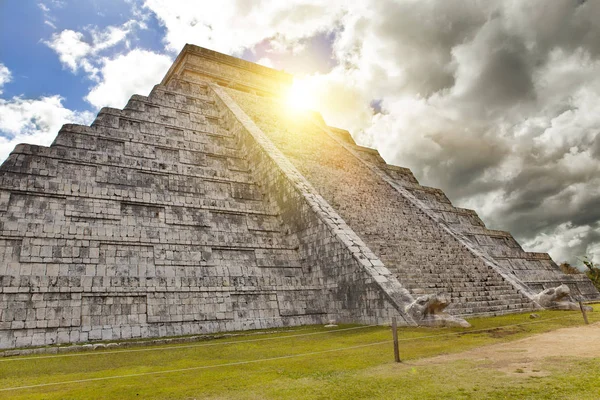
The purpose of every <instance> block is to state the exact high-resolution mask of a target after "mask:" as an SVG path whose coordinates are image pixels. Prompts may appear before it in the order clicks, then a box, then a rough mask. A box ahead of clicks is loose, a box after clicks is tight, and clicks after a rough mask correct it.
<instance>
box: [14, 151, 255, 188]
mask: <svg viewBox="0 0 600 400" xmlns="http://www.w3.org/2000/svg"><path fill="white" fill-rule="evenodd" d="M101 147H102V148H99V149H95V150H89V149H81V148H75V147H66V146H63V145H62V144H60V142H58V143H56V142H55V144H54V145H52V146H51V147H43V146H36V145H28V144H24V145H19V146H18V147H17V148H15V150H14V152H13V153H14V154H26V155H30V156H32V157H43V158H49V159H57V160H68V161H69V162H72V163H79V164H83V165H96V166H98V167H100V168H104V167H123V168H127V169H129V170H135V171H144V172H150V173H152V172H156V173H159V174H170V175H176V176H177V177H197V178H202V179H208V180H217V181H223V182H238V183H244V184H253V182H252V177H251V176H250V175H249V174H248V170H247V168H246V169H245V168H244V167H245V166H246V165H247V162H245V161H238V160H240V159H239V158H236V159H231V160H230V159H229V158H228V157H225V156H217V155H214V154H207V153H196V152H189V151H182V150H179V151H174V150H170V149H163V148H154V149H152V148H150V147H149V146H145V147H144V148H143V149H139V148H138V149H134V148H132V146H131V145H130V143H128V142H115V141H108V142H106V143H103V144H102V145H101ZM138 150H141V151H145V152H146V154H145V156H146V157H141V156H138V155H137V154H135V153H136V151H138ZM37 162H43V161H41V160H38V161H37ZM6 170H10V169H6ZM19 170H21V169H19ZM17 172H18V171H17Z"/></svg>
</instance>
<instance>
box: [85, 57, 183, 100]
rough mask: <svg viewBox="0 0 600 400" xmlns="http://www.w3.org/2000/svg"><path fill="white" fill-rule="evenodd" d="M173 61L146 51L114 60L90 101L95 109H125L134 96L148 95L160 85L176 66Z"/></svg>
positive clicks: (108, 63)
mask: <svg viewBox="0 0 600 400" xmlns="http://www.w3.org/2000/svg"><path fill="white" fill-rule="evenodd" d="M172 62H173V61H172V60H171V58H169V57H167V56H165V55H161V54H156V53H153V52H150V51H146V50H139V49H136V50H132V51H130V52H129V53H127V54H125V55H120V56H118V57H116V58H114V59H112V60H111V59H105V60H104V61H103V65H102V68H101V75H102V80H101V82H99V83H98V84H97V85H96V86H95V87H94V88H92V90H91V91H90V93H89V94H88V95H87V97H86V100H87V101H88V102H89V103H90V104H92V105H93V106H95V107H97V108H100V107H105V106H111V107H117V108H122V107H124V106H125V104H126V103H127V100H128V99H129V97H131V95H133V94H147V93H148V92H149V91H150V90H151V89H152V87H153V86H154V85H155V84H157V83H158V82H160V80H161V79H162V77H163V76H164V74H165V73H166V72H167V70H168V69H169V67H170V66H171V64H172Z"/></svg>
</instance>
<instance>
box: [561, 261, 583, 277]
mask: <svg viewBox="0 0 600 400" xmlns="http://www.w3.org/2000/svg"><path fill="white" fill-rule="evenodd" d="M559 267H560V270H561V271H562V272H563V273H564V274H567V275H576V274H580V273H581V271H580V270H578V269H577V268H575V267H574V266H572V265H571V264H569V263H568V262H566V261H565V262H563V263H562V264H560V265H559Z"/></svg>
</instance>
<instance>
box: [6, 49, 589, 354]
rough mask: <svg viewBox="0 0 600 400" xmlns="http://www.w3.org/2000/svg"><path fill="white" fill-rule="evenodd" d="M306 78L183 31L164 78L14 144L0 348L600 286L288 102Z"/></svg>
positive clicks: (414, 318) (476, 309)
mask: <svg viewBox="0 0 600 400" xmlns="http://www.w3.org/2000/svg"><path fill="white" fill-rule="evenodd" d="M291 82H292V76H291V75H288V74H286V73H284V72H281V71H276V70H273V69H269V68H266V67H263V66H260V65H257V64H254V63H250V62H247V61H244V60H241V59H237V58H234V57H230V56H227V55H224V54H220V53H217V52H214V51H211V50H208V49H204V48H200V47H197V46H192V45H186V46H185V47H184V49H183V50H182V52H181V53H180V54H179V56H178V57H177V59H176V61H175V63H174V64H173V66H172V67H171V68H170V70H169V71H168V73H167V74H166V76H165V78H164V79H163V80H162V82H161V83H160V84H158V85H156V86H155V87H154V89H153V90H152V92H151V93H150V94H149V96H147V97H146V96H139V95H134V96H132V97H131V99H130V100H129V102H128V103H127V106H126V107H125V108H124V109H123V110H118V109H113V108H103V109H102V110H101V111H100V112H99V114H98V116H97V118H96V120H95V121H94V122H93V124H92V125H91V126H81V125H73V124H67V125H64V126H63V127H62V129H61V130H60V132H59V133H58V136H57V137H56V140H55V141H54V143H53V144H52V145H51V146H50V147H43V146H35V145H29V144H20V145H18V146H16V148H15V149H14V151H13V152H12V153H11V154H10V156H9V157H8V159H7V160H6V161H5V162H4V164H2V166H1V167H0V215H1V223H0V282H1V287H0V291H1V293H0V348H15V347H27V346H41V345H49V344H57V343H75V342H88V341H93V340H118V339H132V338H151V337H164V336H175V335H189V334H202V333H212V332H219V331H236V330H248V329H263V328H272V327H281V326H295V325H303V324H322V323H326V322H327V321H330V320H335V321H337V322H351V323H364V324H383V323H387V322H389V320H390V319H391V318H392V317H396V318H397V319H398V321H399V322H400V324H404V325H419V324H426V323H427V321H426V319H421V317H423V313H421V314H419V312H415V309H416V308H415V305H417V306H418V305H419V304H421V305H423V304H425V306H426V305H427V304H431V303H432V302H435V301H434V300H435V299H438V297H437V296H443V298H444V299H445V302H446V303H449V305H448V306H447V308H446V311H447V314H445V315H446V316H445V317H442V319H444V318H445V319H446V320H450V321H452V319H453V318H454V319H457V318H460V317H462V316H466V315H495V314H503V313H511V312H523V311H527V310H533V309H537V308H540V304H538V302H537V300H536V297H535V295H536V294H537V293H538V292H540V291H541V290H544V289H548V288H553V287H556V286H558V285H561V284H566V285H567V286H568V287H569V289H570V291H571V294H572V295H573V296H574V297H577V298H579V299H584V300H585V299H587V300H592V299H599V298H600V295H599V293H598V291H597V290H596V289H595V288H594V286H593V285H592V284H591V282H590V281H589V280H588V279H587V278H586V277H585V276H584V275H565V274H563V273H562V272H561V271H560V269H559V268H558V267H557V265H556V264H555V263H554V262H553V261H552V259H551V258H550V257H549V256H548V255H547V254H540V253H529V252H525V251H523V249H522V248H521V247H520V246H519V244H518V243H517V242H516V241H515V239H514V238H513V237H512V236H511V235H510V234H509V233H507V232H503V231H496V230H490V229H487V228H486V227H485V225H484V224H483V222H482V221H481V220H480V219H479V218H478V216H477V214H476V213H475V212H474V211H472V210H466V209H461V208H457V207H454V206H453V205H452V204H451V202H450V201H449V200H448V198H447V197H446V196H445V195H444V193H443V192H442V191H441V190H439V189H434V188H430V187H425V186H422V185H420V184H419V183H418V181H417V180H416V179H415V177H414V176H413V174H412V173H411V171H410V170H408V169H406V168H401V167H397V166H392V165H388V164H386V163H385V161H384V160H383V159H382V158H381V157H380V156H379V153H378V152H377V151H376V150H373V149H370V148H365V147H361V146H358V145H357V144H356V143H355V142H354V140H353V139H352V137H351V136H350V134H349V133H348V132H347V131H345V130H342V129H337V128H333V127H329V126H327V125H326V124H325V123H324V121H323V119H322V118H321V117H320V116H319V115H318V114H317V113H310V112H306V113H301V114H293V115H292V114H290V113H289V112H288V110H287V107H286V104H285V101H284V100H283V98H282V93H284V92H285V90H286V89H287V88H289V86H290V84H291ZM438 300H439V299H438ZM419 302H420V303H419ZM428 302H429V303H428ZM417 311H418V307H417Z"/></svg>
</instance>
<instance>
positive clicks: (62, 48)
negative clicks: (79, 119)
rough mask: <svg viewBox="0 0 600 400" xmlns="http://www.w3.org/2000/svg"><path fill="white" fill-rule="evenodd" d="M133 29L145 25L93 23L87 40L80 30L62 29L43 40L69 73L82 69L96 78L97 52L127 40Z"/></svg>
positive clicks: (98, 59)
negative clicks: (48, 38)
mask: <svg viewBox="0 0 600 400" xmlns="http://www.w3.org/2000/svg"><path fill="white" fill-rule="evenodd" d="M136 28H139V29H146V25H145V24H144V22H139V21H134V20H130V21H127V22H126V23H124V24H123V25H121V26H112V25H111V26H107V27H106V28H104V29H99V28H98V27H96V26H93V27H87V28H86V29H85V32H86V33H87V36H88V37H89V38H88V39H86V35H85V34H84V33H83V32H76V31H73V30H70V29H65V30H63V31H61V32H57V33H54V34H53V35H52V38H51V39H50V40H49V41H46V42H45V43H46V44H47V45H48V46H49V47H50V48H51V49H53V50H54V51H55V52H56V53H57V54H58V57H59V59H60V61H61V62H62V63H63V65H65V66H67V67H68V68H69V69H70V70H71V71H72V72H77V70H78V69H79V68H82V69H83V70H84V71H86V72H87V73H88V74H89V75H90V77H91V78H92V79H96V75H97V73H98V68H97V64H98V63H99V62H100V58H99V53H101V52H102V51H104V50H106V49H109V48H111V47H114V46H116V45H117V44H119V43H121V42H123V41H126V39H127V37H128V35H130V34H131V33H133V32H134V31H135V29H136ZM126 43H127V44H128V42H126Z"/></svg>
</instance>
